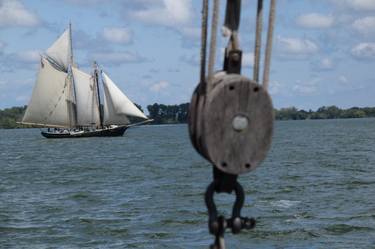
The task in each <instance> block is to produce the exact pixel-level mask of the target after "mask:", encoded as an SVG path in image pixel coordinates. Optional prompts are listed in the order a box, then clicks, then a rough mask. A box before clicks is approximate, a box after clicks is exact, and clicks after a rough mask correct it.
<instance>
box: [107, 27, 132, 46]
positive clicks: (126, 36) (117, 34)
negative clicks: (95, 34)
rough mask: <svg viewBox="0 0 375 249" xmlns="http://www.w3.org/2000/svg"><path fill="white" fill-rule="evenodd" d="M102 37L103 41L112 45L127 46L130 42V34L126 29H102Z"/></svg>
mask: <svg viewBox="0 0 375 249" xmlns="http://www.w3.org/2000/svg"><path fill="white" fill-rule="evenodd" d="M102 36H103V38H104V39H105V40H107V41H109V42H113V43H123V44H128V43H130V42H131V41H132V32H131V30H130V29H128V28H115V27H112V28H104V30H103V32H102Z"/></svg>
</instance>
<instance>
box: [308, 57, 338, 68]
mask: <svg viewBox="0 0 375 249" xmlns="http://www.w3.org/2000/svg"><path fill="white" fill-rule="evenodd" d="M312 66H313V67H314V69H315V70H331V69H333V68H334V67H335V65H334V62H333V60H332V59H331V58H329V57H323V58H321V59H320V60H319V61H317V62H313V63H312Z"/></svg>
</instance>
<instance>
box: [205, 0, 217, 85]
mask: <svg viewBox="0 0 375 249" xmlns="http://www.w3.org/2000/svg"><path fill="white" fill-rule="evenodd" d="M219 5H220V1H219V0H214V9H213V13H212V23H211V44H210V56H209V59H208V82H210V81H211V79H212V76H213V74H214V67H215V59H216V37H217V26H218V22H219Z"/></svg>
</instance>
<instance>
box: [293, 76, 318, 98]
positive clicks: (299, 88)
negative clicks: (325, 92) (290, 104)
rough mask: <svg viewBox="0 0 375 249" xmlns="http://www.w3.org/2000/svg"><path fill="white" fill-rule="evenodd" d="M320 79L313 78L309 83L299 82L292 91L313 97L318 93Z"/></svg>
mask: <svg viewBox="0 0 375 249" xmlns="http://www.w3.org/2000/svg"><path fill="white" fill-rule="evenodd" d="M319 81H320V79H319V78H313V79H311V80H308V81H301V80H297V81H296V84H295V85H294V86H293V88H292V90H293V91H294V92H295V93H297V94H299V95H313V94H315V93H317V92H318V83H319Z"/></svg>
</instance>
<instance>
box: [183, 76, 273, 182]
mask: <svg viewBox="0 0 375 249" xmlns="http://www.w3.org/2000/svg"><path fill="white" fill-rule="evenodd" d="M197 89H198V90H196V92H195V94H194V95H195V96H194V95H193V99H192V105H191V110H190V111H191V113H190V120H189V125H190V126H191V124H192V123H193V126H194V127H193V128H191V131H190V135H191V139H192V141H193V144H194V146H195V148H196V149H197V150H198V152H199V153H200V154H202V155H203V156H204V157H205V158H207V159H208V160H209V161H211V162H212V163H213V164H214V165H215V166H216V167H217V168H219V169H220V170H221V171H224V172H226V173H229V174H235V175H238V174H242V173H246V172H248V171H250V170H253V169H255V167H257V165H259V163H260V162H261V161H262V160H263V159H264V158H265V157H266V154H267V152H268V150H269V148H270V145H271V140H272V132H273V120H274V114H273V106H272V101H271V98H270V96H269V94H268V93H267V91H265V90H264V89H263V88H262V86H260V85H259V84H257V83H256V82H254V81H252V80H250V79H248V78H246V77H244V76H241V75H238V74H226V73H223V72H221V73H218V74H216V75H215V76H214V78H213V79H212V82H210V87H208V89H210V90H209V91H207V93H206V95H205V96H202V94H201V93H200V92H199V87H198V88H197ZM192 117H193V118H192ZM192 121H193V122H192ZM189 130H190V129H189Z"/></svg>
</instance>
